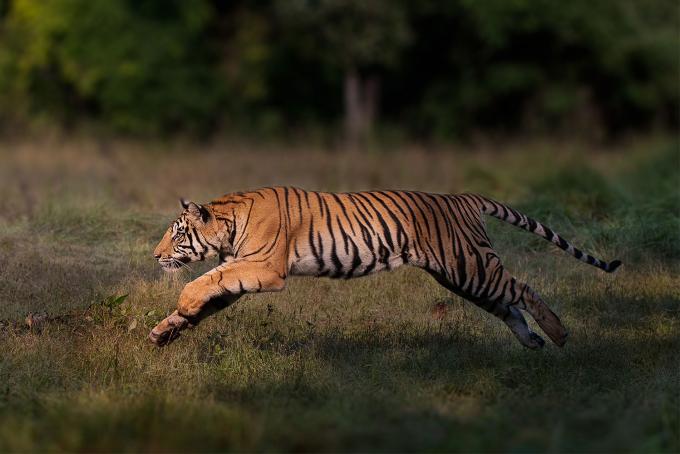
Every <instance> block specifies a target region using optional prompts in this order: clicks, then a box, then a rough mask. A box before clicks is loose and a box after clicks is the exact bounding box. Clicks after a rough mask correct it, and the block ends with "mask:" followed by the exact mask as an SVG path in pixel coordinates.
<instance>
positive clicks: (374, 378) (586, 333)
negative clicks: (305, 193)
mask: <svg viewBox="0 0 680 454" xmlns="http://www.w3.org/2000/svg"><path fill="white" fill-rule="evenodd" d="M111 147H112V149H111V150H110V151H109V152H108V153H98V152H96V151H92V150H91V149H92V148H96V147H94V145H93V144H89V143H88V142H82V143H76V142H71V143H66V144H63V143H62V144H59V143H56V144H54V143H48V144H34V143H18V144H5V145H2V146H1V147H0V162H1V163H2V166H0V181H2V185H0V213H2V214H0V320H1V321H0V351H1V352H2V353H1V354H0V451H185V450H191V451H215V450H238V451H252V450H257V451H337V450H343V451H346V450H350V451H366V450H370V451H501V450H502V451H521V452H525V451H560V452H565V451H567V452H574V451H578V452H582V451H589V452H595V451H597V452H605V451H607V452H609V451H627V452H659V451H664V452H677V451H678V450H680V353H679V352H680V279H679V278H680V266H679V265H680V261H679V258H680V257H679V256H680V246H679V238H678V232H679V231H680V221H679V219H680V199H679V198H680V194H679V193H678V183H679V179H680V167H679V164H680V163H679V162H678V159H679V157H680V156H679V154H678V145H677V143H671V142H668V141H664V140H643V141H638V142H631V143H629V144H627V145H626V146H624V147H622V148H621V149H618V150H592V149H585V148H583V147H580V146H577V145H564V144H562V145H558V144H550V143H532V144H524V145H523V146H519V145H516V146H513V147H510V149H509V150H504V151H503V150H474V152H467V151H465V150H452V151H431V152H428V153H425V152H423V151H420V150H417V149H413V150H409V149H405V150H398V151H395V152H393V153H391V154H389V155H379V154H377V155H374V154H371V155H367V156H357V155H342V154H327V153H322V152H316V151H314V150H309V151H306V150H283V151H282V152H280V153H273V152H272V151H271V150H254V151H253V150H247V149H244V148H242V147H238V146H233V147H226V146H216V145H212V146H207V147H206V149H203V150H194V149H193V148H191V149H190V148H189V147H188V146H183V145H176V146H175V147H172V149H170V150H159V149H158V148H157V147H156V146H148V147H145V148H148V149H144V150H142V148H143V147H141V146H140V145H138V144H121V143H116V144H113V145H112V146H111ZM190 165H191V166H193V168H190V167H189V166H190ZM199 174H200V175H201V176H200V177H197V175H199ZM266 184H296V185H300V186H303V187H307V188H310V189H329V190H349V189H365V188H370V187H400V188H412V189H423V190H432V191H440V192H456V191H465V190H475V191H480V192H483V193H485V194H487V195H489V196H492V197H495V198H498V199H500V200H504V201H508V202H511V203H512V204H513V205H514V206H516V207H518V208H521V209H522V210H523V211H524V212H526V213H527V214H529V215H531V216H534V217H536V218H538V219H540V220H542V221H545V222H546V223H547V224H548V225H550V226H551V227H552V228H554V229H555V230H556V231H558V232H560V233H562V234H564V235H565V236H566V237H567V238H568V239H570V240H573V241H574V242H575V243H576V244H577V245H579V246H583V247H585V248H586V249H587V250H589V251H592V252H593V253H596V255H598V256H601V257H602V258H605V259H613V258H621V259H622V260H623V261H624V266H623V267H622V268H621V269H620V270H619V271H618V272H617V273H615V274H613V275H608V274H605V273H602V272H600V271H598V270H596V269H594V268H592V267H589V266H587V265H584V264H581V263H579V262H577V261H575V260H574V259H573V258H570V257H568V256H566V255H565V254H564V253H562V252H561V251H559V250H556V249H555V248H553V247H552V246H551V245H550V244H548V243H546V242H544V241H541V240H540V239H537V238H534V237H532V236H531V235H528V234H526V233H524V232H521V231H519V230H517V229H514V228H512V227H511V226H508V225H505V224H502V223H499V222H495V221H492V220H489V227H490V231H491V236H492V239H493V240H494V244H496V246H497V248H498V249H499V251H500V253H501V256H502V257H503V259H504V261H505V263H506V265H507V267H508V268H509V269H511V270H514V273H515V274H516V276H517V277H518V278H520V279H522V280H525V281H527V282H529V283H530V284H531V285H532V287H534V288H535V289H536V290H537V291H538V292H539V293H540V294H541V295H542V296H543V297H544V299H545V300H546V302H547V303H548V304H549V305H550V306H551V308H553V310H555V311H556V312H557V313H558V314H559V315H560V317H561V318H562V320H563V322H564V324H565V325H566V326H567V328H568V329H569V331H570V338H569V341H568V343H567V345H566V347H565V348H564V349H559V348H557V347H555V346H554V345H552V344H550V345H546V347H545V348H544V349H543V350H541V351H529V350H526V349H524V348H522V347H521V346H520V345H519V344H518V343H517V342H516V340H515V339H514V337H513V336H512V334H511V333H510V332H509V331H508V330H507V328H506V327H505V326H504V325H502V323H500V322H499V321H497V320H496V319H494V318H493V317H490V316H489V315H488V314H486V313H484V312H483V311H481V310H479V309H478V308H476V307H475V306H474V305H472V304H470V303H467V302H465V301H463V300H461V299H460V298H458V297H455V296H452V295H451V294H450V293H448V292H447V291H446V290H444V289H443V288H441V287H439V286H438V285H437V284H436V283H435V282H434V281H433V280H432V279H431V278H430V277H429V276H427V275H426V274H425V273H423V272H420V271H419V270H415V269H409V268H403V269H400V270H397V271H395V272H393V273H383V274H379V275H375V276H371V277H368V278H363V279H357V280H352V281H332V280H328V279H302V278H299V279H291V280H290V281H289V284H288V287H287V289H286V290H285V291H283V292H282V293H279V294H261V295H253V296H247V297H245V298H243V299H242V300H240V301H239V303H238V304H237V305H235V306H233V307H230V308H228V309H227V310H225V311H223V312H222V313H220V314H217V315H216V316H214V317H213V318H211V319H208V320H206V321H205V322H204V323H203V324H201V326H200V327H198V328H197V329H194V330H188V331H187V332H185V333H184V334H183V336H182V337H181V338H180V339H179V340H178V341H176V342H175V343H173V344H172V345H170V346H169V347H167V348H164V349H157V348H155V347H153V346H151V345H150V344H149V343H148V342H147V340H146V335H147V334H148V331H149V329H150V328H151V327H152V326H153V325H154V324H155V323H156V322H157V321H158V320H160V319H161V318H163V317H164V316H165V315H166V314H167V313H169V311H171V310H172V309H173V307H174V305H175V302H176V298H177V296H178V294H179V291H180V290H181V287H182V285H183V284H184V283H186V282H187V281H188V280H189V279H191V278H193V277H196V276H198V275H199V274H200V273H201V272H202V271H205V270H206V269H208V268H209V267H210V266H211V264H201V265H195V266H192V268H193V271H192V272H191V273H189V272H187V273H185V274H182V275H179V276H176V277H170V276H167V275H164V274H163V273H162V272H161V271H160V270H159V269H158V266H157V265H156V264H155V262H154V261H153V260H152V258H151V251H152V249H153V246H154V245H155V242H156V241H158V239H159V238H160V236H161V234H162V232H163V230H164V228H165V227H166V225H167V223H168V222H169V221H170V220H171V219H172V218H173V216H174V215H176V214H177V211H178V208H177V207H178V204H177V202H176V198H177V197H178V196H180V195H182V196H187V197H191V198H195V199H196V200H198V201H204V200H208V199H209V198H211V197H214V196H217V195H218V194H221V193H224V192H228V191H231V190H239V189H247V188H252V187H256V186H259V185H266ZM125 294H129V296H128V297H127V299H125V301H124V302H122V304H118V305H116V304H111V303H112V301H113V300H114V298H115V297H116V296H120V295H125ZM31 312H33V313H38V314H41V313H42V312H46V313H47V314H48V316H49V321H47V322H44V323H42V324H38V326H35V327H34V328H33V329H29V328H28V327H27V326H26V325H25V323H24V321H23V320H24V318H25V316H26V315H27V314H28V313H31ZM535 328H536V327H535ZM536 329H537V328H536Z"/></svg>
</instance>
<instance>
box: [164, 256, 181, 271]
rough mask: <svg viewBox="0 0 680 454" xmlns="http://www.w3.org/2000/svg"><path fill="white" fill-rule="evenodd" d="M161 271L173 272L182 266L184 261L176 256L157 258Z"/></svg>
mask: <svg viewBox="0 0 680 454" xmlns="http://www.w3.org/2000/svg"><path fill="white" fill-rule="evenodd" d="M158 263H159V264H160V266H161V268H163V271H166V272H169V273H174V272H176V271H179V270H180V268H182V267H183V266H184V261H183V260H180V259H176V258H172V257H171V258H165V259H160V260H158Z"/></svg>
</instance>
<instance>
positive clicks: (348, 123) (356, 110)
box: [344, 68, 380, 149]
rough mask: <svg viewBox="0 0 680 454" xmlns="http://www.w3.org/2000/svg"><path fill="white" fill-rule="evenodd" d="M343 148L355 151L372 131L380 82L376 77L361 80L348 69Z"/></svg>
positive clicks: (354, 70) (354, 71)
mask: <svg viewBox="0 0 680 454" xmlns="http://www.w3.org/2000/svg"><path fill="white" fill-rule="evenodd" d="M344 90H345V146H346V147H347V148H348V149H356V148H358V147H359V146H360V145H362V144H363V143H364V142H365V141H366V139H368V138H369V137H370V135H371V133H372V131H373V125H374V123H375V120H376V115H377V110H376V109H377V105H378V96H379V93H380V82H379V80H378V78H377V77H368V78H365V79H363V78H362V77H361V75H359V73H358V71H356V69H354V68H350V69H348V70H347V72H346V73H345V87H344Z"/></svg>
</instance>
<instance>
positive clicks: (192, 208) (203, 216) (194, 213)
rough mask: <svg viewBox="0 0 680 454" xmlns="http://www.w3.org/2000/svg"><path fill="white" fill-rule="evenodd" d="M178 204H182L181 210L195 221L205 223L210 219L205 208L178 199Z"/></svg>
mask: <svg viewBox="0 0 680 454" xmlns="http://www.w3.org/2000/svg"><path fill="white" fill-rule="evenodd" d="M180 202H181V204H182V208H184V209H185V210H186V211H187V213H189V215H190V216H191V217H193V218H194V219H195V220H197V221H202V222H207V221H208V219H209V218H210V213H209V212H208V210H206V209H205V207H203V206H201V205H199V204H197V203H194V202H187V201H186V200H184V199H180Z"/></svg>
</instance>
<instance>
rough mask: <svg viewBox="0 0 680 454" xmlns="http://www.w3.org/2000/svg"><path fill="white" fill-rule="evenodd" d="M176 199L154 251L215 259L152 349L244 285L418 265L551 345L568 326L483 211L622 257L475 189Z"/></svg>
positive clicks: (279, 190) (529, 339)
mask: <svg viewBox="0 0 680 454" xmlns="http://www.w3.org/2000/svg"><path fill="white" fill-rule="evenodd" d="M182 206H183V208H184V211H183V212H182V214H181V215H180V216H179V217H178V218H177V219H176V220H175V221H174V222H173V223H172V225H171V226H170V227H169V228H168V231H167V232H166V234H165V235H164V237H163V239H162V240H161V242H160V243H159V245H158V247H157V248H156V250H155V252H154V256H155V257H156V258H157V259H158V261H159V263H160V264H161V265H162V266H163V267H164V268H165V269H167V270H173V269H178V268H180V267H181V266H183V264H185V263H188V262H192V261H197V260H203V259H205V258H208V257H219V265H218V266H217V267H215V268H214V269H212V270H210V271H209V272H207V273H206V274H204V275H202V276H200V277H199V278H197V279H196V280H194V281H192V282H190V283H188V284H187V285H186V287H185V288H184V289H183V291H182V292H181V295H180V298H179V302H178V307H177V310H176V311H175V312H174V313H173V314H171V315H170V316H169V317H167V318H166V319H165V320H163V321H162V322H161V323H159V324H158V325H157V326H156V327H155V328H154V329H153V330H152V332H151V334H150V338H151V340H152V341H153V342H155V343H157V344H159V345H163V344H166V343H167V342H169V341H171V340H173V339H174V338H175V337H177V336H178V335H179V332H180V331H181V330H183V329H184V328H186V327H188V326H192V325H195V324H197V323H198V322H200V321H201V320H202V319H203V318H205V317H206V316H208V315H210V314H212V313H214V312H215V311H217V310H220V309H221V308H223V307H226V306H227V305H229V304H231V303H233V302H234V301H236V299H237V298H238V297H239V296H241V295H243V294H244V293H249V292H264V291H279V290H282V289H283V288H284V287H285V281H286V279H287V278H288V277H289V276H294V275H302V276H328V277H331V278H344V279H350V278H354V277H360V276H365V275H368V274H371V273H375V272H378V271H382V270H391V269H394V268H396V267H398V266H401V265H411V266H415V267H418V268H422V269H424V270H425V271H427V272H428V273H430V274H431V275H432V276H433V277H434V278H435V279H436V280H437V282H439V283H440V284H441V285H443V286H444V287H446V288H447V289H449V290H450V291H452V292H454V293H456V294H457V295H460V296H462V297H464V298H466V299H468V300H470V301H472V302H474V303H475V304H476V305H478V306H480V307H481V308H483V309H485V310H486V311H488V312H490V313H492V314H494V315H495V316H497V317H499V318H500V319H501V320H503V321H504V322H505V323H506V325H507V326H508V327H509V328H510V329H511V330H512V332H513V333H514V335H515V336H516V337H517V338H518V339H519V341H520V342H521V343H522V344H523V345H525V346H527V347H530V348H539V347H542V346H543V344H544V341H543V339H541V337H540V336H538V335H537V334H536V333H534V332H532V331H531V330H530V329H529V327H528V325H527V323H526V321H525V319H524V317H523V316H522V314H521V312H520V311H519V309H522V310H525V311H527V312H528V313H529V314H530V315H531V316H532V317H533V318H534V319H535V320H536V322H537V323H538V325H539V326H540V327H541V329H542V330H543V331H544V332H545V333H546V334H547V335H548V336H549V337H550V339H551V340H552V341H553V342H554V343H555V344H557V345H559V346H562V345H564V343H565V342H566V338H567V331H566V329H565V328H564V326H563V325H562V323H561V322H560V320H559V318H558V317H557V316H556V315H555V314H554V313H553V312H552V311H551V310H550V308H548V306H547V305H546V304H545V303H544V302H543V300H542V299H541V298H540V296H539V295H538V294H537V293H536V292H535V291H534V290H533V289H531V288H530V287H529V286H528V285H527V284H525V283H522V282H519V281H517V280H516V279H515V278H514V277H513V276H512V275H511V274H510V273H508V271H507V270H505V268H504V267H503V265H502V264H501V260H500V258H499V257H498V254H497V253H496V251H495V250H494V249H493V247H492V245H491V241H490V240H489V237H488V236H487V232H486V228H485V224H484V220H483V215H485V214H486V215H490V216H494V217H496V218H498V219H501V220H503V221H505V222H508V223H510V224H513V225H515V226H517V227H520V228H523V229H525V230H528V231H529V232H532V233H534V234H537V235H539V236H541V237H543V238H544V239H546V240H548V241H551V242H552V243H554V244H555V245H557V246H558V247H559V248H561V249H563V250H564V251H566V252H568V253H570V254H571V255H573V256H574V257H575V258H577V259H579V260H581V261H583V262H585V263H587V264H590V265H593V266H595V267H598V268H600V269H602V270H604V271H607V272H612V271H614V270H615V269H616V268H617V267H618V266H619V265H620V264H621V262H620V261H618V260H615V261H613V262H610V263H607V262H604V261H601V260H598V259H596V258H594V257H592V256H591V255H589V254H586V253H584V252H582V251H581V250H579V249H577V248H575V247H574V246H572V245H571V244H570V243H569V242H567V241H566V240H564V239H563V238H562V237H560V236H559V235H557V234H556V233H555V232H553V231H552V230H551V229H550V228H548V227H546V226H544V225H543V224H541V223H539V222H537V221H535V220H533V219H531V218H529V217H527V216H526V215H524V214H522V213H519V212H517V211H516V210H514V209H512V208H510V207H508V206H507V205H504V204H502V203H499V202H495V201H493V200H490V199H488V198H485V197H482V196H479V195H475V194H461V195H445V194H430V193H424V192H416V191H366V192H354V193H330V192H312V191H304V190H302V189H298V188H291V187H273V188H262V189H258V190H255V191H251V192H239V193H234V194H228V195H225V196H223V197H221V198H219V199H217V200H214V201H212V202H210V203H208V204H205V205H198V204H195V203H193V202H189V203H187V202H182Z"/></svg>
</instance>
